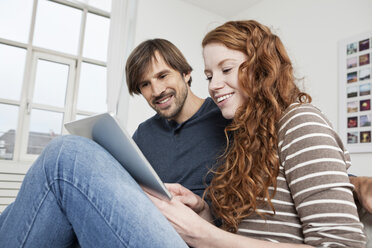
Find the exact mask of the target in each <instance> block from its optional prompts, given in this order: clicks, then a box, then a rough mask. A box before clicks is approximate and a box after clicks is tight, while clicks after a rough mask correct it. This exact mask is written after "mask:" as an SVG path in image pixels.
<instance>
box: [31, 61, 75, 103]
mask: <svg viewBox="0 0 372 248" xmlns="http://www.w3.org/2000/svg"><path fill="white" fill-rule="evenodd" d="M68 73H69V66H68V65H66V64H60V63H55V62H50V61H46V60H42V59H39V60H38V64H37V70H36V78H35V90H34V98H33V102H35V103H41V104H47V105H53V106H56V107H64V105H65V96H66V87H67V81H68Z"/></svg>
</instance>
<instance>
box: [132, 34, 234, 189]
mask: <svg viewBox="0 0 372 248" xmlns="http://www.w3.org/2000/svg"><path fill="white" fill-rule="evenodd" d="M191 71H192V68H191V66H190V65H189V64H188V63H187V61H186V59H185V58H184V56H183V55H182V53H181V52H180V51H179V50H178V49H177V48H176V47H175V46H174V45H173V44H172V43H170V42H169V41H166V40H161V39H155V40H148V41H145V42H144V43H142V44H141V45H139V46H138V47H137V48H136V49H135V50H134V51H133V52H132V54H131V55H130V56H129V58H128V60H127V66H126V75H127V83H128V89H129V92H130V94H133V93H135V94H142V95H143V96H144V97H145V99H146V101H147V102H148V104H149V105H150V106H151V107H152V108H153V109H154V110H155V111H156V112H157V114H156V115H155V116H153V117H152V118H150V119H149V120H147V121H145V122H144V123H142V124H141V125H139V127H138V129H137V130H136V132H135V133H134V135H133V138H134V140H135V141H136V143H137V144H138V146H139V147H140V149H141V150H142V152H143V153H144V155H145V156H146V158H147V159H148V160H149V162H150V163H151V164H152V166H153V167H154V169H155V170H156V172H157V173H158V174H159V176H160V178H161V179H162V180H163V181H164V182H177V183H180V184H182V185H184V186H185V187H187V188H189V189H191V190H192V191H193V192H194V193H196V194H198V195H200V196H201V195H202V194H203V192H204V189H205V183H204V177H205V176H206V175H207V174H208V171H209V170H210V169H211V167H212V166H213V165H214V164H216V161H217V158H218V156H219V155H221V154H222V153H223V151H224V149H225V147H226V141H225V140H226V138H225V135H224V128H225V126H226V125H227V123H228V121H227V120H226V119H224V118H223V117H222V116H221V114H220V110H219V109H218V107H217V106H216V105H215V104H214V103H213V101H212V99H211V98H207V99H205V100H204V99H201V98H199V97H197V96H196V95H195V94H194V93H193V92H192V91H191V89H190V85H191V81H192V78H191V75H190V73H191ZM210 179H211V175H209V176H208V177H207V178H206V183H209V182H210Z"/></svg>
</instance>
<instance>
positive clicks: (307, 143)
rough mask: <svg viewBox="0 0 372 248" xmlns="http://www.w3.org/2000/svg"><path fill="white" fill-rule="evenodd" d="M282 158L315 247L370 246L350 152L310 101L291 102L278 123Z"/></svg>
mask: <svg viewBox="0 0 372 248" xmlns="http://www.w3.org/2000/svg"><path fill="white" fill-rule="evenodd" d="M278 149H279V158H280V162H281V164H282V166H283V167H284V171H285V177H286V180H287V183H288V187H289V189H290V192H291V194H292V198H293V201H294V204H295V208H296V210H297V212H298V215H299V218H300V221H301V223H302V229H303V235H304V242H305V243H306V244H309V245H312V246H315V247H365V243H366V237H365V235H364V233H363V231H362V230H363V225H362V224H361V223H360V221H359V217H358V214H357V209H356V206H355V203H354V198H353V194H352V190H353V186H352V184H350V182H349V178H348V175H347V172H346V170H347V168H348V167H349V165H350V156H349V154H348V153H347V152H346V151H345V149H344V147H343V145H342V142H341V140H340V138H339V137H338V135H337V133H336V132H335V131H334V130H333V128H332V127H331V124H330V123H329V121H328V120H327V119H326V117H325V116H324V115H323V114H322V113H321V112H320V111H319V110H318V109H317V108H315V107H314V106H312V105H311V104H302V105H299V104H297V105H295V106H291V107H290V108H289V109H288V110H287V111H286V113H285V114H284V116H283V117H282V119H281V120H280V122H279V148H278Z"/></svg>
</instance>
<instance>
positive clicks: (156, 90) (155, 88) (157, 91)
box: [151, 82, 166, 97]
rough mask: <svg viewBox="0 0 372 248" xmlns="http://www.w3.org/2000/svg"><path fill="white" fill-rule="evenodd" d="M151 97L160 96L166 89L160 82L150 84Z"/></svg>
mask: <svg viewBox="0 0 372 248" xmlns="http://www.w3.org/2000/svg"><path fill="white" fill-rule="evenodd" d="M151 88H152V96H154V97H156V96H160V95H161V94H162V93H163V92H164V91H165V89H166V87H165V85H164V84H162V83H160V82H155V83H152V84H151Z"/></svg>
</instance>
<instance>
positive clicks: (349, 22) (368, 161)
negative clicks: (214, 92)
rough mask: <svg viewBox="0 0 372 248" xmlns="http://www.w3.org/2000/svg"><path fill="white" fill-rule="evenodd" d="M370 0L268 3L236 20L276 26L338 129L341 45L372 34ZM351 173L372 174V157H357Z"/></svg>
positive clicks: (316, 99) (298, 72)
mask: <svg viewBox="0 0 372 248" xmlns="http://www.w3.org/2000/svg"><path fill="white" fill-rule="evenodd" d="M371 13H372V1H371V0H354V1H350V0H280V1H278V0H263V1H262V2H259V3H258V4H256V5H254V6H253V7H251V8H250V9H248V10H245V11H243V12H242V13H240V14H239V15H237V16H235V17H234V19H236V20H237V19H255V20H257V21H259V22H261V23H263V24H265V25H268V26H270V27H272V28H274V30H275V33H276V34H278V35H279V37H281V38H282V40H283V43H284V44H285V45H286V47H287V49H288V51H289V55H290V57H291V58H292V60H293V61H294V64H295V69H296V75H297V76H300V77H305V81H304V85H305V90H306V91H307V92H309V93H310V94H311V95H312V97H313V103H314V104H315V105H316V106H318V107H319V108H320V109H321V110H322V111H323V112H324V113H325V114H326V115H327V116H328V118H329V119H330V121H331V122H332V123H333V126H334V127H335V128H336V129H337V128H338V127H337V124H338V123H337V122H338V87H337V75H338V74H337V73H338V71H337V65H338V62H337V56H338V50H337V49H338V48H337V43H338V41H340V40H343V39H345V38H348V37H350V36H354V35H357V34H360V33H364V32H367V31H371V30H372V14H371ZM351 157H352V163H353V166H352V167H351V168H350V170H349V171H350V172H351V173H355V174H357V175H366V176H372V154H371V153H364V154H352V155H351Z"/></svg>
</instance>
